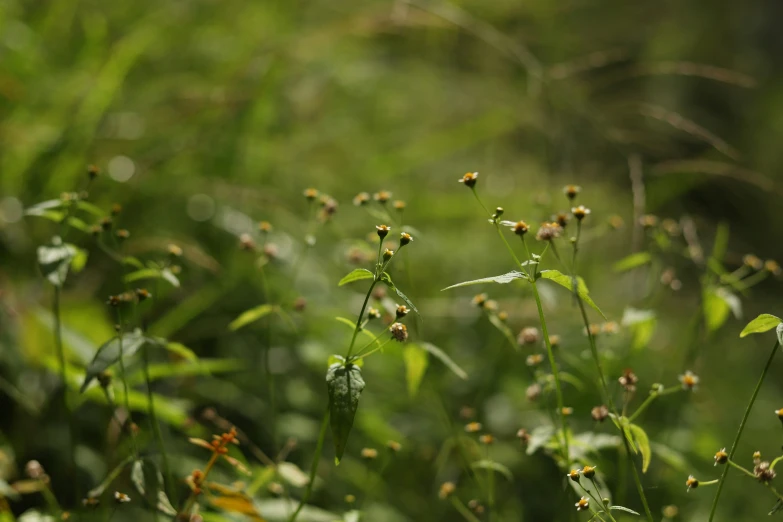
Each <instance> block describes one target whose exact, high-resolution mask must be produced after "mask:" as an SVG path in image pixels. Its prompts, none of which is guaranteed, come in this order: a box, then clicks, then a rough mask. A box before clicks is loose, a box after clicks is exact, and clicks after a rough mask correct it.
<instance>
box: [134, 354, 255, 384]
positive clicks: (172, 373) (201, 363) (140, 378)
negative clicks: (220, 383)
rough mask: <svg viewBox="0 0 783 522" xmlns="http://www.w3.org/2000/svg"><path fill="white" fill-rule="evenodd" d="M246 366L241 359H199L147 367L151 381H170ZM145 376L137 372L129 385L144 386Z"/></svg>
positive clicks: (230, 370)
mask: <svg viewBox="0 0 783 522" xmlns="http://www.w3.org/2000/svg"><path fill="white" fill-rule="evenodd" d="M244 366H245V363H243V362H242V361H241V360H240V359H199V360H198V362H189V363H182V362H179V363H158V364H150V365H148V367H147V370H148V371H149V375H150V380H151V381H157V380H160V379H170V378H173V377H192V376H195V375H212V374H215V373H228V372H236V371H239V370H241V369H242V368H243V367H244ZM143 382H144V374H143V373H142V372H136V373H133V374H131V375H129V376H128V385H129V386H131V385H136V384H142V383H143Z"/></svg>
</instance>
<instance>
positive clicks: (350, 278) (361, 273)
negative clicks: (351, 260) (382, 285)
mask: <svg viewBox="0 0 783 522" xmlns="http://www.w3.org/2000/svg"><path fill="white" fill-rule="evenodd" d="M373 277H375V274H373V273H372V272H370V271H369V270H367V269H366V268H356V269H354V270H353V271H352V272H351V273H349V274H348V275H346V276H345V277H343V278H342V279H340V282H339V283H337V286H343V285H347V284H348V283H353V282H354V281H361V280H363V279H372V278H373Z"/></svg>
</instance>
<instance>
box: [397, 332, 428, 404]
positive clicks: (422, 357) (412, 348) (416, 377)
mask: <svg viewBox="0 0 783 522" xmlns="http://www.w3.org/2000/svg"><path fill="white" fill-rule="evenodd" d="M427 353H428V352H427V350H425V349H424V348H422V347H420V346H418V345H416V344H413V343H410V344H408V345H407V346H406V347H405V348H404V349H403V351H402V360H403V361H404V362H405V379H406V381H407V383H408V396H409V397H410V398H411V399H412V398H414V397H416V394H417V393H418V392H419V386H420V385H421V380H422V378H423V377H424V373H425V372H426V371H427V366H428V365H429V357H428V356H427Z"/></svg>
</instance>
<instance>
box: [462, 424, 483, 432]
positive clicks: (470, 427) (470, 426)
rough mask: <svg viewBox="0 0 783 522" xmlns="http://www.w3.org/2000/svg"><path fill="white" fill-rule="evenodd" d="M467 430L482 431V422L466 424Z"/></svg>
mask: <svg viewBox="0 0 783 522" xmlns="http://www.w3.org/2000/svg"><path fill="white" fill-rule="evenodd" d="M465 431H466V432H468V433H478V432H479V431H481V423H480V422H469V423H467V424H465Z"/></svg>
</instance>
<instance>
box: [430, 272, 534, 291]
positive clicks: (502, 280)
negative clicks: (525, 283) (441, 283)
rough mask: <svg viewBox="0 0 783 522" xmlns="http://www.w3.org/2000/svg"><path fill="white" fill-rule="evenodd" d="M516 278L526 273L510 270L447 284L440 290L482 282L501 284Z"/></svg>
mask: <svg viewBox="0 0 783 522" xmlns="http://www.w3.org/2000/svg"><path fill="white" fill-rule="evenodd" d="M516 279H527V275H526V274H524V273H523V272H520V271H519V270H512V271H511V272H508V273H505V274H503V275H499V276H493V277H483V278H481V279H474V280H472V281H463V282H462V283H457V284H456V285H451V286H447V287H446V288H444V289H443V290H441V292H443V291H444V290H451V289H452V288H459V287H460V286H470V285H481V284H484V283H499V284H501V285H505V284H508V283H510V282H512V281H514V280H516Z"/></svg>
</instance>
